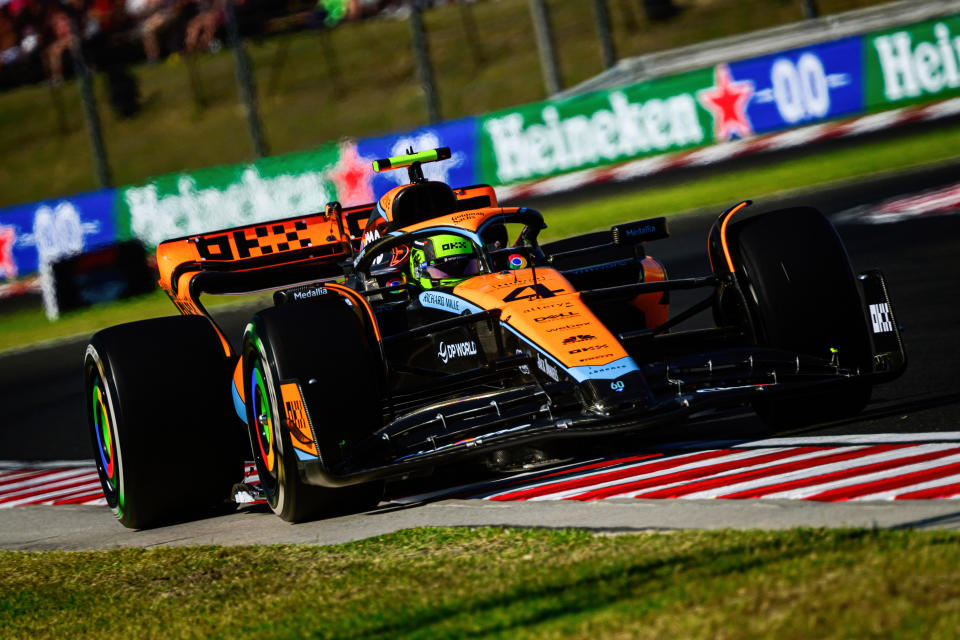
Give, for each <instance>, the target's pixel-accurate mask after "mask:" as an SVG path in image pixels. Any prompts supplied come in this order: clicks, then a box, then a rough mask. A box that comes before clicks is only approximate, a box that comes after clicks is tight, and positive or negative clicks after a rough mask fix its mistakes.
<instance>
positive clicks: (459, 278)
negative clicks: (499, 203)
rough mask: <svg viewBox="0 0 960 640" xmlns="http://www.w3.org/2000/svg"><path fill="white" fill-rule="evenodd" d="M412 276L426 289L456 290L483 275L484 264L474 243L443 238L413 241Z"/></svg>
mask: <svg viewBox="0 0 960 640" xmlns="http://www.w3.org/2000/svg"><path fill="white" fill-rule="evenodd" d="M410 272H411V275H412V276H413V280H414V281H416V282H419V283H420V286H422V287H423V288H424V289H432V288H434V287H454V286H456V285H458V284H460V283H461V282H463V281H464V280H467V279H468V278H471V277H473V276H475V275H477V274H478V273H480V262H479V260H478V259H477V252H476V249H474V247H473V243H472V242H470V240H468V239H466V238H464V237H461V236H455V235H452V234H439V235H435V236H430V237H427V238H420V239H418V240H414V241H413V247H412V249H411V251H410Z"/></svg>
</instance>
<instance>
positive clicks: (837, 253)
mask: <svg viewBox="0 0 960 640" xmlns="http://www.w3.org/2000/svg"><path fill="white" fill-rule="evenodd" d="M730 236H731V238H730V239H731V252H732V256H733V259H734V262H735V263H736V267H737V272H738V273H737V276H738V279H739V281H740V284H741V286H742V288H743V292H744V295H745V297H746V301H747V307H748V308H749V312H750V315H751V320H752V322H753V325H754V329H755V332H756V335H757V341H758V343H759V344H760V345H762V346H767V347H772V348H777V349H784V350H787V351H796V352H798V353H801V354H808V355H812V356H819V357H821V358H827V359H829V358H831V357H833V356H834V355H835V356H836V358H837V360H838V363H839V366H840V367H844V368H848V369H860V370H864V369H865V368H866V367H868V366H869V363H870V338H869V334H868V332H867V326H866V320H865V318H864V315H863V307H862V303H861V301H860V294H859V287H858V286H857V281H856V276H855V275H854V273H853V270H852V269H851V267H850V261H849V259H848V257H847V253H846V250H845V249H844V247H843V243H842V241H841V240H840V236H839V235H837V231H836V229H834V227H833V225H832V224H831V223H830V221H829V220H827V219H826V218H825V217H824V216H823V214H821V213H820V212H819V211H817V210H816V209H812V208H809V207H803V208H794V209H783V210H780V211H772V212H769V213H766V214H761V215H758V216H754V217H752V218H747V219H745V220H743V221H742V222H739V223H736V224H735V225H733V226H732V227H731V232H730ZM870 391H871V386H870V385H869V384H867V383H864V382H863V381H862V380H853V381H850V382H849V383H848V384H846V385H844V386H843V388H842V389H838V390H835V391H830V392H827V393H823V392H818V393H816V394H812V395H804V396H801V397H789V398H773V399H769V400H764V401H758V402H755V403H754V407H755V409H756V410H757V413H759V414H760V417H761V418H762V419H763V420H764V422H766V423H767V424H768V425H770V426H773V427H778V428H782V427H792V426H799V425H803V424H811V423H814V422H822V421H826V420H835V419H839V418H844V417H848V416H850V415H853V414H856V413H858V412H860V411H861V410H863V408H864V406H866V404H867V402H868V401H869V399H870Z"/></svg>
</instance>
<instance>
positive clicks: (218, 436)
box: [83, 316, 246, 529]
mask: <svg viewBox="0 0 960 640" xmlns="http://www.w3.org/2000/svg"><path fill="white" fill-rule="evenodd" d="M83 376H84V388H85V397H86V409H87V424H88V428H89V431H90V438H91V442H92V444H93V450H94V459H95V461H96V464H97V472H98V474H99V476H100V484H101V485H102V487H103V492H104V496H105V497H106V500H107V504H108V505H109V506H110V508H111V509H113V512H114V514H116V516H117V518H118V519H119V520H120V522H121V524H123V525H124V526H126V527H130V528H133V529H144V528H148V527H153V526H157V525H159V524H165V523H168V522H173V521H177V520H180V519H183V518H184V517H187V516H189V515H195V514H200V513H202V512H203V511H204V510H207V509H210V508H213V507H215V506H217V505H219V504H223V503H225V501H226V499H227V498H228V497H229V495H230V487H231V486H232V484H233V483H234V482H237V481H238V480H239V479H240V478H242V477H243V460H244V458H245V450H246V443H245V442H244V441H243V439H242V435H241V434H242V432H240V431H239V430H238V429H237V423H236V419H235V418H233V417H232V413H233V412H232V407H231V404H230V400H229V398H230V396H229V392H228V388H227V385H228V382H229V380H230V376H229V366H228V361H227V358H226V356H225V355H224V353H223V347H222V346H221V343H220V339H219V336H218V335H217V333H216V331H214V329H213V327H212V326H211V324H210V322H209V321H208V320H207V319H205V318H200V317H195V316H178V317H170V318H156V319H153V320H144V321H142V322H133V323H130V324H124V325H120V326H116V327H111V328H109V329H104V330H103V331H100V332H98V333H96V334H95V335H94V336H93V337H92V338H91V339H90V343H89V345H88V346H87V352H86V355H85V358H84V367H83Z"/></svg>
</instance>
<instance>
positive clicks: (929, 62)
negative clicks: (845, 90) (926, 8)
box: [863, 16, 960, 111]
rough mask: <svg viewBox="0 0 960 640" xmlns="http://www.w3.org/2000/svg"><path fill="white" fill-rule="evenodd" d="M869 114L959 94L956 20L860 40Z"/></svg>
mask: <svg viewBox="0 0 960 640" xmlns="http://www.w3.org/2000/svg"><path fill="white" fill-rule="evenodd" d="M863 47H864V60H865V61H866V63H865V64H866V78H867V80H866V103H867V108H868V109H869V110H870V111H880V110H883V109H890V108H892V107H899V106H904V105H908V104H917V103H921V102H930V101H932V100H937V99H940V98H946V97H949V96H952V95H957V94H958V93H960V16H949V17H945V18H941V19H939V20H930V21H927V22H920V23H917V24H913V25H909V26H905V27H900V28H897V29H889V30H886V31H878V32H874V33H871V34H868V35H865V36H863Z"/></svg>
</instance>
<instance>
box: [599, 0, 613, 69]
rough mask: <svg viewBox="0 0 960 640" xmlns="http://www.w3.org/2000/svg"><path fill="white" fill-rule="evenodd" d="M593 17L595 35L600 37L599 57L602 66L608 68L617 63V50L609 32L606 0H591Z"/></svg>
mask: <svg viewBox="0 0 960 640" xmlns="http://www.w3.org/2000/svg"><path fill="white" fill-rule="evenodd" d="M593 17H594V19H595V20H596V22H597V37H598V38H599V39H600V57H601V59H602V60H603V68H604V69H609V68H610V67H612V66H613V65H615V64H616V63H617V51H616V49H615V48H614V46H613V36H612V35H611V34H610V16H609V15H608V14H607V0H593Z"/></svg>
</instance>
